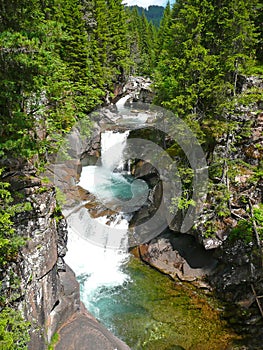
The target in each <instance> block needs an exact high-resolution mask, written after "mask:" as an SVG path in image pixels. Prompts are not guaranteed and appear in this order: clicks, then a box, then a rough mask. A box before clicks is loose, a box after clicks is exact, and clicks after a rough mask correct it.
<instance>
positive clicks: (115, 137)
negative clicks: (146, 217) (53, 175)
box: [66, 131, 148, 319]
mask: <svg viewBox="0 0 263 350" xmlns="http://www.w3.org/2000/svg"><path fill="white" fill-rule="evenodd" d="M128 135H129V131H125V132H114V131H105V132H104V133H102V135H101V165H100V166H87V167H83V170H82V173H81V177H80V181H79V184H78V185H79V186H81V187H82V188H84V189H86V190H88V191H89V192H91V193H93V194H95V195H96V197H97V198H99V199H101V201H102V202H103V201H104V202H105V201H106V202H107V201H114V198H115V197H116V198H118V199H124V200H125V199H129V198H131V197H132V196H134V193H133V192H132V191H131V181H129V180H128V179H127V178H125V177H124V176H123V174H122V173H121V172H120V171H121V170H122V169H123V164H124V160H123V158H122V157H123V151H124V148H125V145H126V140H127V137H128ZM114 145H116V147H114ZM116 169H118V172H114V170H116ZM133 190H134V189H133ZM141 190H145V191H148V188H145V187H144V188H140V189H138V193H140V192H141ZM67 221H68V225H69V242H68V253H67V255H66V262H67V264H68V265H69V266H70V267H71V268H72V269H73V270H74V271H75V273H76V275H77V277H78V279H79V281H80V285H81V295H82V300H83V302H84V303H85V305H86V306H87V308H88V310H89V311H90V312H92V313H93V314H94V316H95V317H97V318H98V319H101V315H100V313H101V310H100V308H98V307H97V306H96V305H97V301H98V299H99V298H100V294H101V291H102V290H103V289H105V288H115V287H118V286H121V285H123V283H124V282H125V281H128V280H129V276H128V275H127V274H125V273H124V272H123V271H122V269H121V267H122V266H123V265H125V263H126V262H127V261H128V259H129V254H128V252H127V249H128V248H127V245H128V237H127V230H128V221H127V219H126V218H125V216H124V215H122V214H121V213H119V214H115V215H114V216H113V217H111V218H108V217H107V216H102V217H99V218H96V219H94V218H91V217H90V215H89V212H88V210H87V209H86V208H85V207H84V206H83V207H80V208H79V209H78V210H77V211H76V210H73V211H72V212H71V213H68V214H67Z"/></svg>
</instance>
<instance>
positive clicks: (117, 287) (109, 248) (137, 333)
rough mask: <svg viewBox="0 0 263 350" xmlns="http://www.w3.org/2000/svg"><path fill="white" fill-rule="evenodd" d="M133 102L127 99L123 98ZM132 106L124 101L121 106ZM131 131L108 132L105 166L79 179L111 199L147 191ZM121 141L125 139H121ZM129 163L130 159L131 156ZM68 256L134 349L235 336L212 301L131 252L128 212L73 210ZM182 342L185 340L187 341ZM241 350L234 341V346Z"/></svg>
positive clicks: (102, 313)
mask: <svg viewBox="0 0 263 350" xmlns="http://www.w3.org/2000/svg"><path fill="white" fill-rule="evenodd" d="M122 102H125V101H122ZM118 108H120V110H121V111H124V110H125V108H124V106H123V105H122V104H121V103H120V104H119V107H118ZM128 134H129V132H128V131H125V132H123V131H122V132H116V131H105V132H104V133H103V134H102V136H101V147H102V149H101V155H102V156H101V165H96V166H87V167H84V168H83V171H82V174H81V178H80V182H79V185H80V186H81V187H83V188H84V189H86V190H88V191H89V192H91V193H93V194H95V195H96V197H97V198H98V199H99V200H100V201H101V202H104V203H107V204H108V203H111V204H112V203H114V201H117V202H118V200H119V199H121V200H129V199H130V198H134V197H135V198H136V197H138V201H140V196H141V194H142V193H143V194H144V195H145V193H147V191H148V187H147V185H146V184H145V183H144V182H135V185H133V183H134V179H133V177H132V176H131V175H130V173H129V166H128V167H126V169H125V170H124V166H123V164H124V160H123V159H122V155H123V151H124V149H125V143H126V140H127V137H128ZM116 145H117V146H116ZM126 164H129V163H127V162H126ZM68 224H69V242H68V253H67V255H66V259H65V260H66V262H67V263H68V265H69V266H71V268H72V269H73V270H74V271H75V273H76V275H77V278H78V280H79V282H80V286H81V298H82V301H83V302H84V303H85V305H86V307H87V309H88V310H89V311H90V312H91V313H92V314H93V315H94V316H95V317H96V318H97V319H98V320H100V321H101V322H102V323H103V324H104V325H105V326H106V327H107V328H108V329H110V330H111V331H112V332H113V333H114V334H116V335H117V336H119V337H120V338H121V339H123V340H124V341H125V342H127V344H128V345H129V346H130V347H131V349H133V350H144V349H145V350H151V349H152V350H169V349H170V350H172V349H187V350H199V349H200V350H224V349H232V347H231V346H230V344H231V342H232V339H233V338H235V335H234V334H233V333H232V332H231V331H230V330H228V329H227V328H226V325H225V324H224V322H222V321H221V320H220V315H219V313H218V312H217V311H214V309H213V307H212V306H211V300H210V299H209V298H207V297H206V296H205V295H201V294H199V292H198V291H197V290H195V289H193V288H192V287H190V286H189V285H187V286H184V285H182V284H181V283H178V282H177V283H175V282H174V281H171V280H170V279H169V278H168V277H166V276H163V275H161V274H160V273H158V272H156V271H155V270H153V269H152V268H150V267H148V266H146V265H144V264H142V263H141V262H140V261H138V260H137V259H135V258H134V257H132V256H131V255H130V254H129V253H128V246H127V244H128V243H127V230H128V217H127V215H124V214H122V213H121V212H120V213H118V214H115V215H114V216H113V217H111V218H110V219H109V217H108V216H101V217H99V218H97V219H94V218H91V216H90V215H89V212H88V210H87V209H86V208H85V207H81V208H80V209H79V210H77V211H74V212H72V213H70V214H69V215H68ZM179 346H181V347H179ZM233 349H234V348H233Z"/></svg>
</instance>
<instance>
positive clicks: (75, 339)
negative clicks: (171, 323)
mask: <svg viewBox="0 0 263 350" xmlns="http://www.w3.org/2000/svg"><path fill="white" fill-rule="evenodd" d="M4 178H5V181H7V182H9V183H10V184H11V190H12V193H13V196H14V198H15V200H16V202H29V203H31V210H29V211H26V212H22V213H20V214H18V215H17V216H16V217H15V226H16V230H17V233H18V234H19V235H21V236H22V237H24V238H26V244H25V246H24V247H23V249H22V250H21V252H20V254H19V256H18V257H17V261H16V262H14V263H13V264H12V265H10V267H9V269H7V271H6V272H5V275H4V276H3V279H2V283H3V286H5V290H4V293H6V294H8V293H9V290H10V286H9V284H8V279H9V275H10V273H11V272H12V273H15V274H16V275H17V276H18V278H19V279H20V286H19V290H17V294H18V295H19V297H18V298H17V299H16V301H15V303H14V307H16V308H17V309H19V310H21V312H22V313H23V315H24V317H25V319H26V320H28V321H29V322H30V338H31V340H30V343H29V345H28V349H29V350H30V349H32V350H36V349H37V350H44V349H47V347H48V344H49V343H50V342H51V340H52V337H53V336H54V335H55V334H56V333H57V334H58V337H57V342H56V345H54V346H55V349H63V350H65V349H67V350H68V349H74V350H76V349H78V350H80V349H97V350H99V349H101V350H105V349H109V350H110V349H111V350H113V349H116V348H118V349H126V350H127V349H128V347H127V346H126V345H125V344H124V343H122V342H121V341H120V340H118V339H117V338H115V337H114V336H113V335H112V334H111V333H110V332H108V331H107V330H106V329H104V328H103V327H102V326H101V325H100V324H99V323H98V322H97V321H96V320H95V319H94V318H93V317H92V316H91V315H90V314H89V313H88V311H87V310H86V309H85V307H84V306H83V305H82V303H81V301H80V291H79V284H78V282H77V281H76V278H75V275H74V273H73V271H72V270H71V269H70V268H69V267H68V266H66V265H65V263H64V260H63V257H64V256H65V254H66V251H67V247H66V246H67V223H66V220H65V219H64V218H63V216H62V214H61V212H60V210H59V209H58V206H57V202H56V193H55V188H54V186H53V185H52V184H50V183H46V180H45V181H44V180H41V179H40V177H39V176H37V174H36V170H35V169H34V168H33V167H32V166H30V164H28V163H27V164H21V163H20V162H13V161H12V162H10V164H9V165H8V166H7V167H6V171H5V174H4Z"/></svg>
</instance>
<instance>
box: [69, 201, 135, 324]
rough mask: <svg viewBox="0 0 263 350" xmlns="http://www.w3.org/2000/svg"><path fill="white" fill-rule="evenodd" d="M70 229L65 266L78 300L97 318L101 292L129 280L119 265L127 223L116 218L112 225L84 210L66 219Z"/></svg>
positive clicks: (124, 251)
mask: <svg viewBox="0 0 263 350" xmlns="http://www.w3.org/2000/svg"><path fill="white" fill-rule="evenodd" d="M67 221H68V226H69V240H68V253H67V255H66V257H65V261H66V263H67V264H68V265H69V266H70V267H71V268H72V269H73V270H74V272H75V273H76V276H77V278H78V280H79V282H80V285H81V299H82V301H83V302H84V303H85V305H86V307H87V309H88V310H89V311H90V312H91V313H93V315H94V316H95V317H96V318H98V319H100V316H101V315H100V310H99V309H98V308H97V307H96V300H97V298H99V294H100V289H101V288H104V287H110V288H114V287H117V286H120V285H122V284H123V283H124V282H125V281H128V280H129V277H128V275H126V274H125V273H124V272H122V270H121V266H122V265H123V264H125V262H126V261H127V260H128V258H129V254H128V253H127V229H128V222H127V221H125V220H123V219H122V220H121V219H120V218H119V217H117V218H116V222H113V223H111V226H108V225H106V221H107V218H106V217H101V218H98V219H93V218H91V217H90V215H89V213H88V211H87V210H86V209H85V208H82V209H80V210H79V211H78V212H76V213H72V214H70V215H69V216H68V218H67Z"/></svg>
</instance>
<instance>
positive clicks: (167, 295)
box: [81, 257, 238, 350]
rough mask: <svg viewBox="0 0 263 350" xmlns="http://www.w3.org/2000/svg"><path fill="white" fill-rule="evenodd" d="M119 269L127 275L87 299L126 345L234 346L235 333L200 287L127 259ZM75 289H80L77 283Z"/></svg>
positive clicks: (144, 348) (147, 348) (158, 349)
mask: <svg viewBox="0 0 263 350" xmlns="http://www.w3.org/2000/svg"><path fill="white" fill-rule="evenodd" d="M123 272H124V273H125V274H126V275H127V276H129V279H127V280H126V282H124V283H123V284H122V285H119V286H114V287H111V286H108V287H107V286H102V287H100V288H98V289H97V291H96V293H95V294H94V295H93V300H92V303H93V310H96V312H95V316H96V317H97V318H98V319H99V320H100V321H101V322H102V323H103V324H104V325H105V326H106V327H107V328H108V329H110V330H111V331H112V332H113V333H114V334H116V335H117V336H118V337H120V338H121V339H122V340H124V341H125V342H126V343H127V344H128V345H129V346H130V347H131V349H133V350H168V349H170V350H171V349H180V348H179V347H178V346H181V348H183V349H187V350H190V349H191V350H199V349H200V350H224V349H234V347H232V341H233V339H235V338H237V337H236V335H235V334H234V333H233V332H231V330H229V329H227V327H226V324H225V323H224V322H223V321H221V320H220V315H219V313H218V311H215V305H214V306H211V299H210V298H208V297H207V296H205V295H202V294H200V291H198V290H196V289H195V288H193V287H191V286H190V285H188V284H187V285H182V284H180V283H179V282H177V283H176V282H174V281H172V280H171V279H169V278H168V277H167V276H164V275H162V274H160V273H159V272H157V271H155V270H154V269H152V268H151V267H149V266H147V265H145V264H143V263H142V262H140V261H139V260H137V259H136V258H133V257H131V259H130V261H129V263H127V264H126V266H123ZM81 291H82V293H85V290H84V288H83V285H82V288H81ZM84 299H85V298H84ZM235 349H238V348H237V347H235Z"/></svg>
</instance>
